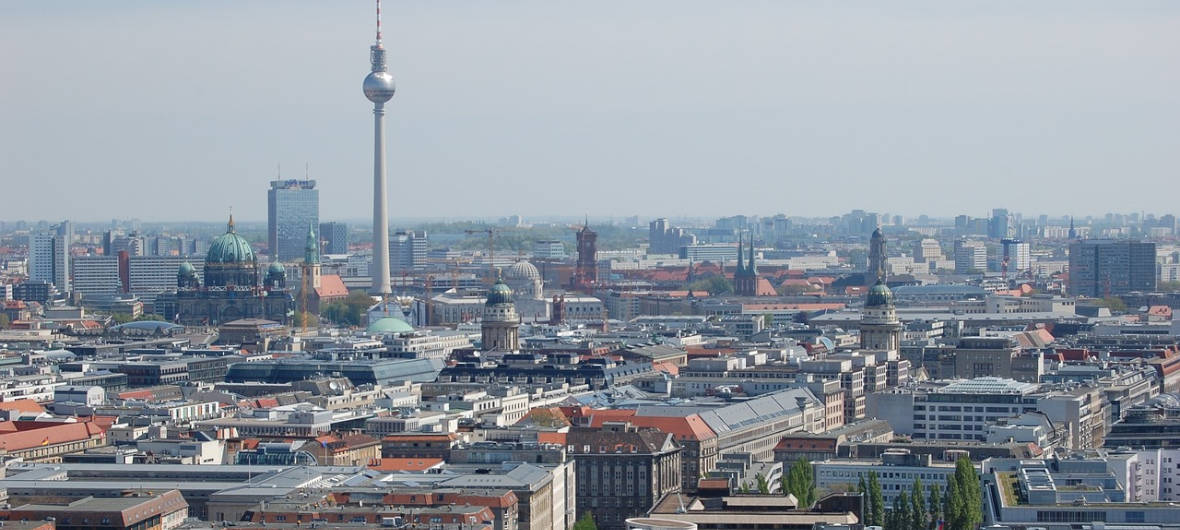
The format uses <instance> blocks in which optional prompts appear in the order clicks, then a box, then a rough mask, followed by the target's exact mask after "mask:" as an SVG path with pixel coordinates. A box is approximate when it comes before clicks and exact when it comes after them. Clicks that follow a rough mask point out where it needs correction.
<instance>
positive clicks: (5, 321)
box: [0, 313, 12, 329]
mask: <svg viewBox="0 0 1180 530" xmlns="http://www.w3.org/2000/svg"><path fill="white" fill-rule="evenodd" d="M11 325H12V320H10V319H9V318H8V315H6V314H4V313H0V329H8V326H11Z"/></svg>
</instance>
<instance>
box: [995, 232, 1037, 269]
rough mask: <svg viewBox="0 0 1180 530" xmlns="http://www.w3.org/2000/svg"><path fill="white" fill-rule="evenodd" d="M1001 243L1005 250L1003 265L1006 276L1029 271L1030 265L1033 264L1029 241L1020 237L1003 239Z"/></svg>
mask: <svg viewBox="0 0 1180 530" xmlns="http://www.w3.org/2000/svg"><path fill="white" fill-rule="evenodd" d="M1000 245H1001V246H1002V247H1003V251H1004V254H1003V256H1004V258H1003V261H1002V262H1001V267H1003V269H1004V272H1005V273H1006V274H1005V277H1007V276H1009V275H1011V276H1017V275H1019V274H1022V273H1025V272H1028V269H1029V267H1030V266H1032V258H1031V256H1030V254H1029V247H1028V243H1026V242H1024V241H1021V240H1019V239H1002V240H1000Z"/></svg>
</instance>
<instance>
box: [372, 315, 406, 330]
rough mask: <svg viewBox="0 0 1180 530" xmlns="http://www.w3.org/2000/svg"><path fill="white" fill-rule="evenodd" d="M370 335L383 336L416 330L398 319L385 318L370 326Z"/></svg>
mask: <svg viewBox="0 0 1180 530" xmlns="http://www.w3.org/2000/svg"><path fill="white" fill-rule="evenodd" d="M368 331H369V333H376V334H383V333H409V332H411V331H414V328H413V327H412V326H410V325H409V324H407V323H406V321H405V320H402V319H400V318H397V317H383V318H379V319H377V321H375V322H373V323H372V324H369V328H368Z"/></svg>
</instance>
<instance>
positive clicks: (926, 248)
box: [913, 238, 942, 263]
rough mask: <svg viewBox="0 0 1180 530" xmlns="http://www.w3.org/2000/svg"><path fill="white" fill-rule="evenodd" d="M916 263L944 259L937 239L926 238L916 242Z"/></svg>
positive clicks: (914, 248) (914, 247) (914, 249)
mask: <svg viewBox="0 0 1180 530" xmlns="http://www.w3.org/2000/svg"><path fill="white" fill-rule="evenodd" d="M913 251H914V261H916V262H919V263H925V262H927V261H934V260H940V259H942V246H940V245H939V244H938V240H937V239H931V238H924V239H919V240H917V241H914V246H913Z"/></svg>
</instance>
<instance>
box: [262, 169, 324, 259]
mask: <svg viewBox="0 0 1180 530" xmlns="http://www.w3.org/2000/svg"><path fill="white" fill-rule="evenodd" d="M266 199H267V239H266V241H267V248H268V249H269V250H268V251H269V252H270V255H271V257H272V258H273V257H275V256H277V257H278V259H279V260H282V261H294V260H298V259H302V258H303V247H305V246H306V243H307V227H308V226H319V224H320V190H317V189H315V181H314V180H296V179H289V180H272V181H270V189H269V190H267V192H266Z"/></svg>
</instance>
